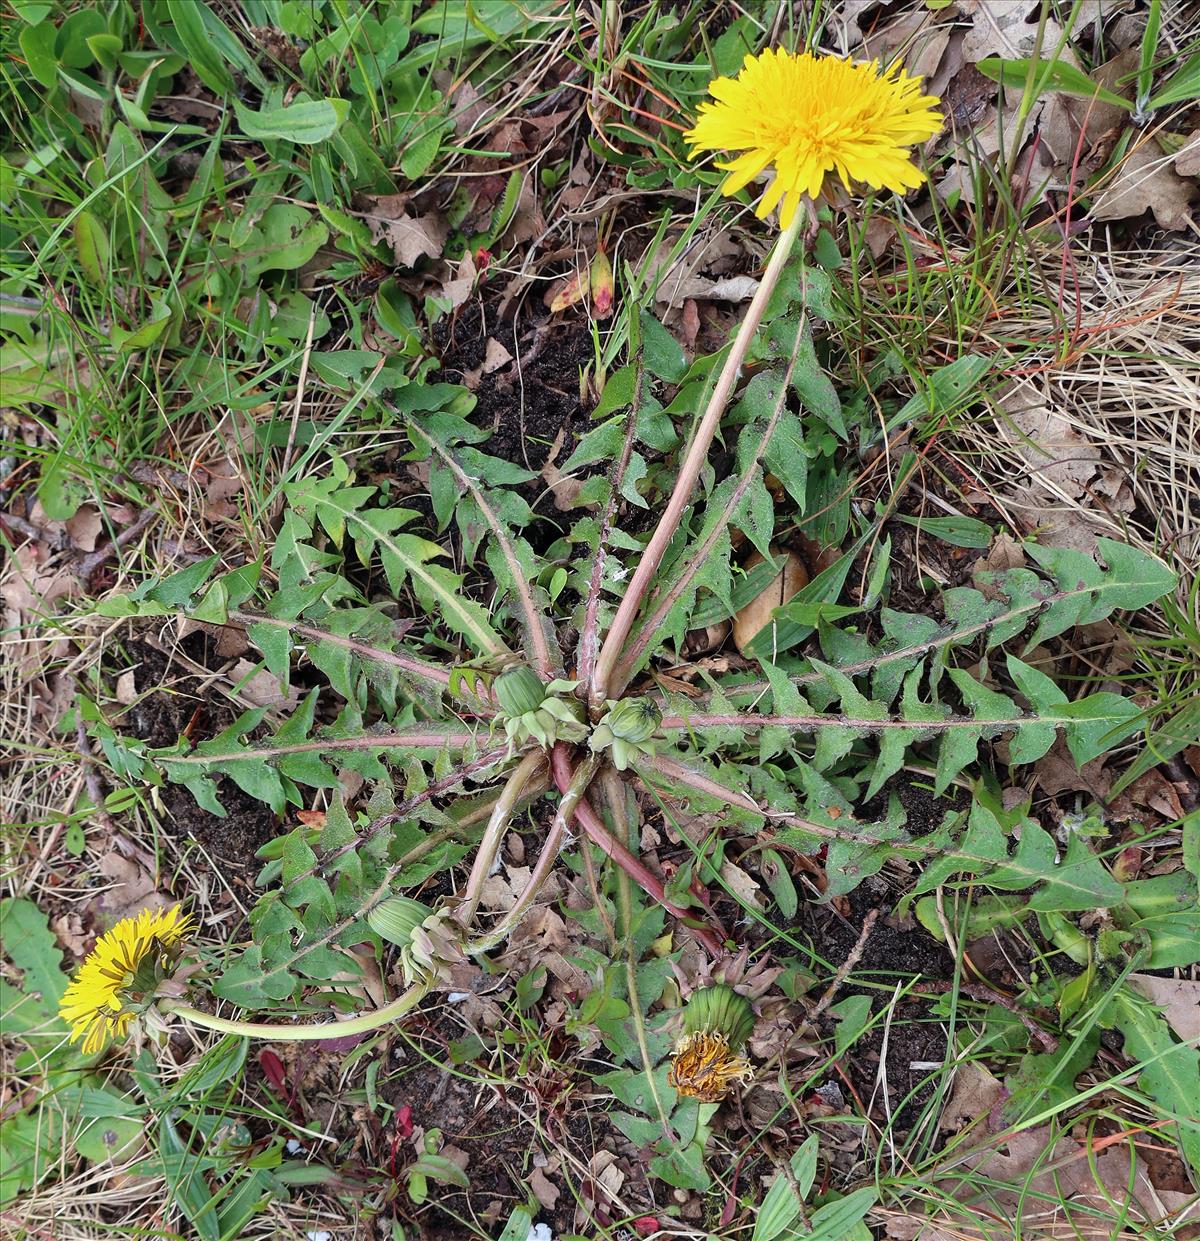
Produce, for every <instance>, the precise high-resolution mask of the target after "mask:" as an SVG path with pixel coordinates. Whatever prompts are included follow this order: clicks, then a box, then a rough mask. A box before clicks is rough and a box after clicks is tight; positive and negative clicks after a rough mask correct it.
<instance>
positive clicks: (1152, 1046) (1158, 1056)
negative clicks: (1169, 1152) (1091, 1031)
mask: <svg viewBox="0 0 1200 1241" xmlns="http://www.w3.org/2000/svg"><path fill="white" fill-rule="evenodd" d="M1107 1013H1108V1015H1109V1016H1110V1017H1111V1019H1112V1021H1113V1023H1114V1024H1115V1025H1116V1027H1117V1029H1118V1030H1120V1031H1121V1033H1122V1035H1124V1037H1125V1055H1126V1056H1128V1057H1129V1059H1130V1060H1133V1061H1135V1062H1137V1063H1138V1064H1140V1065H1141V1071H1140V1073H1139V1075H1138V1085H1139V1086H1140V1087H1141V1088H1142V1089H1143V1090H1144V1091H1145V1092H1146V1094H1148V1095H1149V1096H1150V1098H1151V1099H1153V1100H1154V1102H1155V1103H1157V1104H1158V1106H1159V1107H1160V1108H1162V1110H1163V1111H1164V1112H1165V1113H1166V1114H1167V1115H1168V1116H1174V1117H1176V1118H1177V1119H1178V1121H1179V1147H1180V1150H1182V1152H1183V1154H1184V1155H1185V1157H1186V1158H1187V1161H1188V1163H1190V1164H1191V1165H1192V1174H1193V1175H1194V1176H1196V1175H1200V1122H1198V1121H1197V1117H1200V1051H1198V1050H1197V1049H1196V1048H1195V1047H1191V1046H1189V1045H1187V1044H1186V1043H1180V1042H1178V1041H1177V1040H1176V1038H1175V1036H1174V1034H1173V1033H1172V1031H1171V1027H1170V1026H1169V1025H1167V1023H1166V1021H1165V1020H1164V1019H1163V1018H1162V1016H1161V1015H1160V1014H1159V1012H1158V1010H1157V1009H1156V1008H1155V1007H1154V1005H1153V1004H1151V1003H1149V1001H1147V1000H1144V999H1142V998H1141V997H1140V996H1135V995H1133V994H1132V992H1130V991H1129V990H1127V989H1126V988H1124V987H1122V988H1121V989H1120V990H1119V991H1117V992H1116V993H1115V994H1114V995H1113V997H1112V999H1111V1001H1110V1005H1109V1008H1108V1009H1107Z"/></svg>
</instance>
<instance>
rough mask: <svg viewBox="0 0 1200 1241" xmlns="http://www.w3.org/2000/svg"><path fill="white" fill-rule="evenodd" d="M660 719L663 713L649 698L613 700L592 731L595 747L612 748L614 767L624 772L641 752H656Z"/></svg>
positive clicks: (597, 750)
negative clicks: (655, 736)
mask: <svg viewBox="0 0 1200 1241" xmlns="http://www.w3.org/2000/svg"><path fill="white" fill-rule="evenodd" d="M661 722H662V712H661V711H659V709H658V707H657V706H655V704H654V703H653V702H651V701H650V699H649V698H623V699H621V701H620V702H612V703H610V704H609V709H608V713H607V714H606V715H605V716H604V717H603V719H601V721H600V723H599V724H597V725H596V728H595V730H594V731H593V733H592V739H591V743H590V744H591V747H592V750H593V751H594V752H596V753H599V752H600V751H601V750H611V751H612V761H613V766H614V767H616V769H617V770H618V771H625V770H626V769H627V768H628V767H629V766H630V765H631V764H632V763H634V762H635V761H636V760H637V758H638V756H639V755H649V754H653V753H654V732H655V730H656V729H657V728H658V726H659V724H660V723H661Z"/></svg>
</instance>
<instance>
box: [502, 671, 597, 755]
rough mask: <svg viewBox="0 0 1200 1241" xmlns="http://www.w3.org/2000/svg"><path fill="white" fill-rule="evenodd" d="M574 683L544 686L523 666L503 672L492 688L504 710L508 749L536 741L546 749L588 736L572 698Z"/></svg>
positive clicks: (562, 682)
mask: <svg viewBox="0 0 1200 1241" xmlns="http://www.w3.org/2000/svg"><path fill="white" fill-rule="evenodd" d="M576 684H578V682H576V681H551V682H550V683H549V684H546V683H545V682H543V681H542V679H541V678H540V677H539V676H538V674H537V673H536V672H534V670H533V669H532V668H530V667H527V666H526V665H524V664H520V665H518V666H517V667H515V668H509V669H508V671H507V672H502V673H501V674H500V675H499V676H498V677H497V678H496V681H495V684H494V686H493V690H494V693H495V695H496V701H497V702H498V703H499V704H500V706H501V708H502V709H503V711H504V715H505V720H504V735H505V736H506V737H507V738H508V743H509V748H510V750H514V749H516V748H517V747H518V746H523V745H526V744H527V743H528V742H530V741H536V742H537V743H538V745H540V746H543V747H544V748H546V749H549V748H550V746H552V745H553V744H554V743H555V742H556V741H582V740H583V739H584V738H585V737H586V736H587V731H588V730H587V724H586V723H585V722H584V716H583V704H582V703H581V702H579V701H578V700H577V699H576V698H574V697H572V693H573V691H574V689H575V686H576Z"/></svg>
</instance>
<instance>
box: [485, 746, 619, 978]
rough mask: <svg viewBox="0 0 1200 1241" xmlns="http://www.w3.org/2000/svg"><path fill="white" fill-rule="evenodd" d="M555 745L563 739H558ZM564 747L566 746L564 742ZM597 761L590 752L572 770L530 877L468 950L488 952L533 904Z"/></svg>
mask: <svg viewBox="0 0 1200 1241" xmlns="http://www.w3.org/2000/svg"><path fill="white" fill-rule="evenodd" d="M556 745H557V746H562V745H563V743H562V742H561V741H560V742H557V743H556ZM563 748H564V750H565V748H566V747H565V746H563ZM599 765H600V759H599V758H598V757H597V756H596V755H594V754H593V755H589V756H588V757H587V758H585V759H584V760H583V762H582V763H580V764H579V766H578V767H577V768H576V769H575V774H574V775H573V776H572V777H571V783H570V784H569V785H568V786H567V789H566V791H565V792H564V793H563V795H562V798H561V800H560V801H559V803H558V810H557V811H556V812H555V815H554V822H553V823H551V824H550V830H549V832H547V833H546V840H545V843H544V844H543V845H542V851H541V853H539V854H538V859H537V862H536V863H535V864H534V867H533V870H532V871H531V872H530V875H529V881H528V882H527V883H526V884H525V888H524V890H523V891H522V892H521V895H520V896H518V897H517V899H516V901H514V902H513V906H512V908H511V909H510V910H509V911H508V912H507V913H506V914H505V915H504V917H503V918H502V919H501V920H500V921H499V922H498V923H496V925H495V926H494V927H493V928H492V929H491V930H490V931H488V932H487V933H486V934H484V935H480V936H478V937H477V938H476V939H474V940H472V941H471V943H470V944H468V946H467V951H468V952H469V953H472V954H476V953H481V952H489V951H490V950H491V949H492V948H494V947H495V946H496V945H497V944H499V943H502V942H503V941H504V940H505V939H506V938H507V937H508V934H509V932H510V931H512V929H513V928H514V927H515V926H516V925H517V923H518V922H520V921H521V919H522V918H523V917H524V916H525V911H526V910H527V909H528V908H529V906H530V905H531V904H533V898H534V897H535V896H536V895H537V894H538V889H539V888H541V886H542V884H543V883H545V881H546V879H547V878H548V877H549V875H550V872H551V871H552V870H553V869H554V863H555V862H556V861H557V860H558V851H559V849H560V848H561V846H562V840H563V836H564V835H565V834H566V830H567V823H568V822H569V821H570V820H571V817H572V816H573V815H574V814H575V808H576V806H578V805H579V802H580V799H581V798H582V797H583V795H584V793H586V792H587V788H588V785H589V784H591V782H592V777H593V776H594V775H595V774H596V768H597V767H598V766H599Z"/></svg>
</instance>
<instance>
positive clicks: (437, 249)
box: [366, 199, 450, 267]
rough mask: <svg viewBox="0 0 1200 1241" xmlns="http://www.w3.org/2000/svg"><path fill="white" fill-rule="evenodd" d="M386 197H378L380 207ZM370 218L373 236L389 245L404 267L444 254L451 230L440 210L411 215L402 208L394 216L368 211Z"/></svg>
mask: <svg viewBox="0 0 1200 1241" xmlns="http://www.w3.org/2000/svg"><path fill="white" fill-rule="evenodd" d="M383 201H384V200H383V199H377V200H376V202H375V206H376V209H378V208H379V207H380V206H381V205H382V203H383ZM366 218H367V222H368V223H369V224H370V226H371V237H372V239H373V240H375V241H382V242H385V243H386V244H387V245H389V246H390V247H391V249H392V254H393V255H395V258H396V263H397V264H398V265H399V266H400V267H415V266H416V264H417V262H418V261H419V260H420V259H422V258H438V257H440V255H441V253H442V246H443V245H444V244H445V241H446V238H447V237H448V236H449V232H450V230H449V227H448V226H447V224H446V221H445V220H444V219H443V218H442V217H441V216H440V215H438V214H437V213H436V212H430V213H429V214H427V215H423V216H411V215H409V214H408V212H407V211H401V213H400V215H399V216H397V217H396V218H394V219H389V218H387V217H386V216H382V215H379V214H373V213H368V215H367V217H366Z"/></svg>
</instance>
